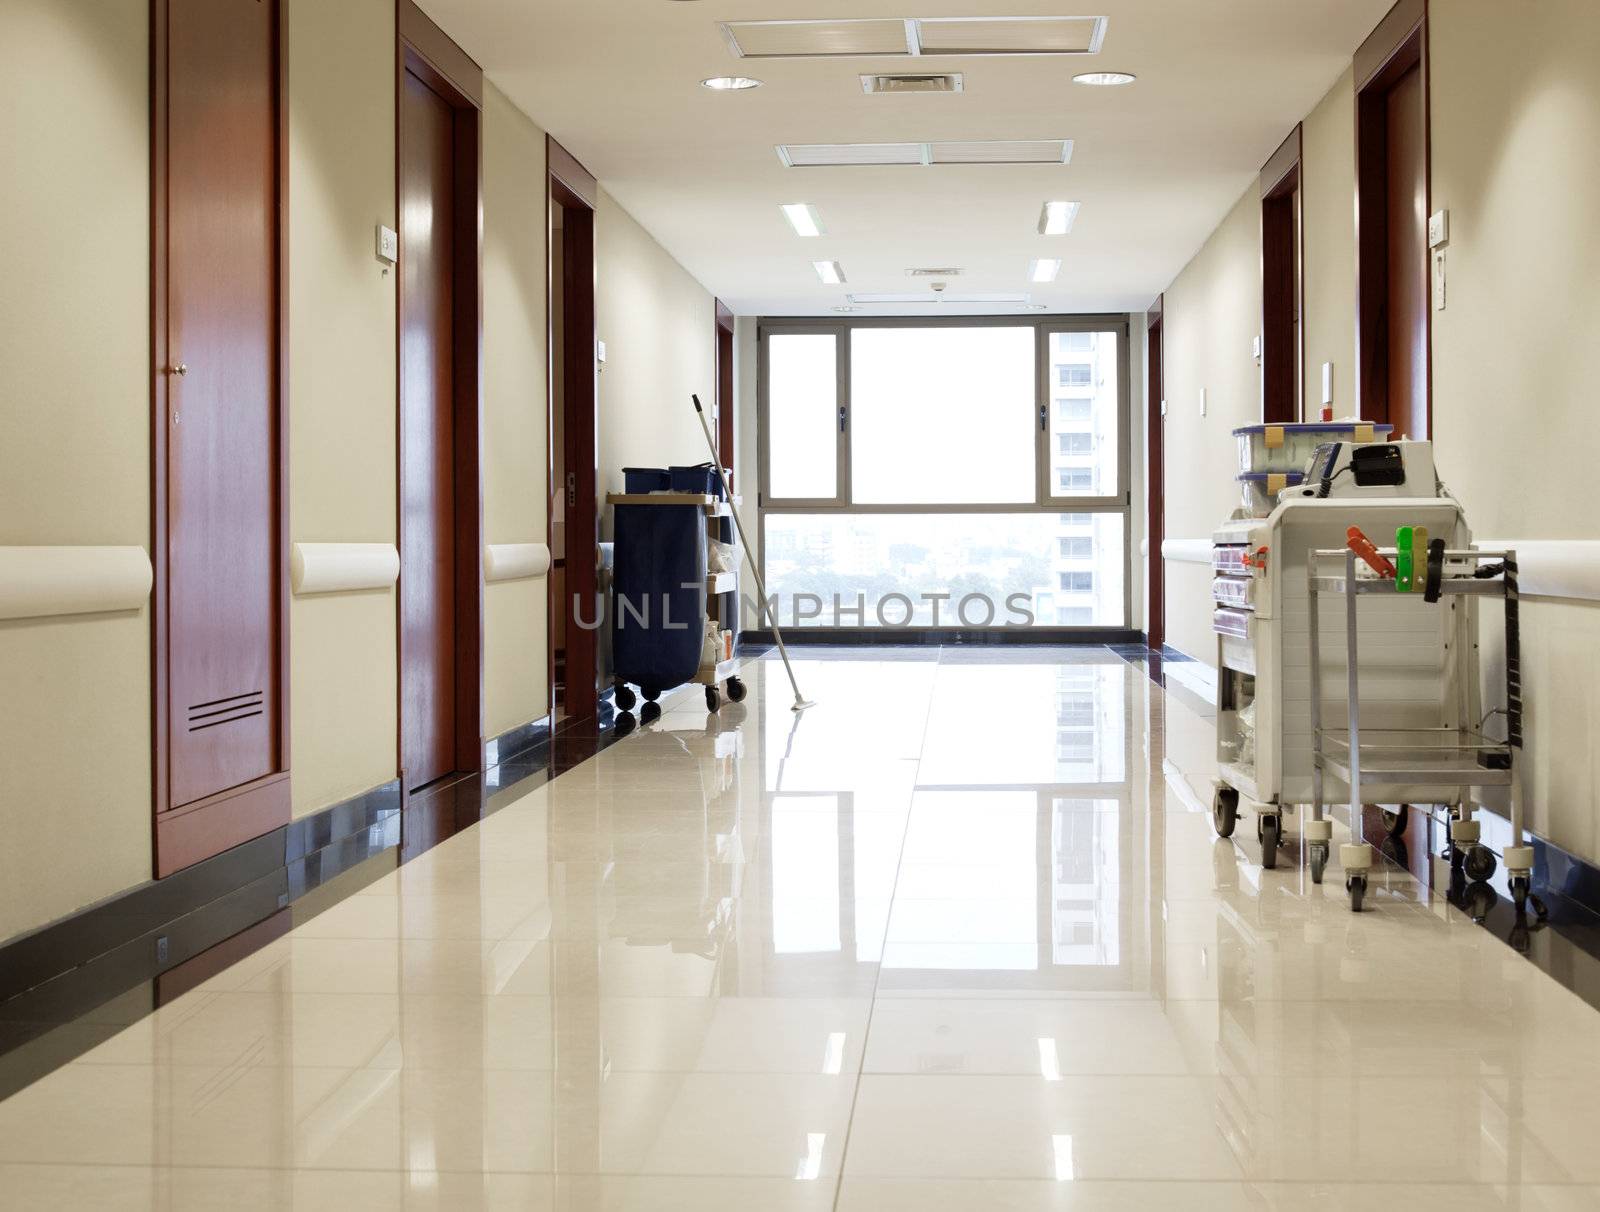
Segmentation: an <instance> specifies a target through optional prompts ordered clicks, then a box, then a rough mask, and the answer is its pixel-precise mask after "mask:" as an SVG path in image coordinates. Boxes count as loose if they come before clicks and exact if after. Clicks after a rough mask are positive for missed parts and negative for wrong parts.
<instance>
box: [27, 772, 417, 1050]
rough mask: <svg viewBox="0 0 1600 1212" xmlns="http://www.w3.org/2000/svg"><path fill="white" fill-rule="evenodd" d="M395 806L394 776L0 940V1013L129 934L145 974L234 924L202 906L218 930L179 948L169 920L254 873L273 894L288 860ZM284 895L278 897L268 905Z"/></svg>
mask: <svg viewBox="0 0 1600 1212" xmlns="http://www.w3.org/2000/svg"><path fill="white" fill-rule="evenodd" d="M400 806H401V804H400V783H399V780H394V781H391V782H388V783H385V784H384V785H383V786H381V787H375V788H373V789H372V790H371V791H367V792H364V793H362V794H361V795H358V796H355V797H353V798H351V799H348V800H345V801H344V802H343V803H339V804H334V805H333V806H332V807H330V808H324V809H323V810H322V811H321V812H316V813H313V814H312V815H310V816H307V817H302V818H301V819H300V820H297V821H290V822H289V823H288V824H287V825H280V826H278V827H277V828H276V829H274V830H272V831H271V832H270V833H267V834H263V835H262V836H261V837H258V838H253V839H252V840H250V841H248V842H244V843H243V844H241V845H238V846H234V847H233V848H232V849H229V850H225V851H223V853H221V854H218V855H216V856H214V857H212V858H208V859H203V860H201V861H200V862H198V863H195V864H193V865H192V866H188V867H185V868H183V869H182V870H180V871H177V872H174V873H173V874H172V875H169V876H167V877H166V878H165V879H160V880H151V881H149V882H147V883H144V884H139V885H137V886H135V887H133V888H129V889H128V890H127V891H125V892H121V893H118V894H117V895H115V896H113V897H110V898H109V899H107V900H104V901H101V902H100V903H98V904H95V905H91V906H89V907H88V908H87V909H83V910H80V911H79V912H77V913H74V914H71V915H70V916H68V917H65V918H62V919H60V920H59V921H55V922H51V923H50V924H49V925H46V926H42V927H40V928H39V929H37V930H33V931H31V932H29V933H27V934H23V935H20V936H18V937H17V938H14V939H11V940H9V941H7V942H5V943H3V944H0V1019H3V1018H6V1017H14V1015H15V1011H16V1007H13V1006H11V1005H10V1003H11V1002H12V1001H14V1000H15V999H18V998H20V997H22V996H24V995H26V994H30V993H31V992H34V991H37V990H40V989H42V988H44V987H45V986H47V985H50V984H52V983H54V982H56V981H58V980H61V979H62V978H64V977H67V976H70V975H71V974H72V973H74V972H75V971H77V970H79V969H81V968H84V967H85V966H87V965H89V964H91V963H95V962H96V961H99V960H101V959H103V958H109V957H112V956H116V955H119V954H121V953H122V952H123V951H124V949H125V948H127V947H129V946H130V945H132V944H134V943H140V944H141V945H143V944H144V943H148V951H149V961H150V965H153V966H154V971H152V972H150V973H146V976H150V975H154V973H155V972H157V971H160V970H162V969H165V968H168V967H172V966H174V965H176V964H178V963H181V962H183V961H184V960H186V959H188V958H190V957H191V956H192V955H194V954H198V953H199V952H200V951H203V950H205V948H206V947H209V946H210V945H212V944H213V943H216V942H219V941H221V939H223V938H226V937H228V934H230V933H236V932H237V930H238V929H240V928H242V927H241V926H240V925H236V924H232V923H233V920H234V919H233V918H232V917H231V916H230V915H228V914H221V915H210V916H212V917H214V918H215V920H216V923H217V928H218V929H219V930H226V931H227V933H223V934H218V935H217V936H216V937H211V938H209V939H208V938H206V937H205V936H204V935H205V934H210V933H212V932H210V931H207V932H204V934H203V935H201V936H197V937H195V938H193V939H186V940H184V942H185V945H184V947H183V948H182V953H181V954H180V953H179V949H178V948H177V947H176V946H175V944H176V943H177V942H178V940H177V939H176V938H174V937H173V935H172V931H171V930H169V927H173V926H174V925H175V924H176V923H179V922H180V921H182V919H184V918H186V917H188V916H189V915H191V914H194V913H196V912H197V911H198V910H201V909H204V908H206V907H207V906H213V905H216V904H218V902H221V901H224V900H225V899H226V898H228V897H231V896H234V895H235V894H237V893H239V892H240V891H241V890H244V889H248V888H252V887H256V886H259V885H261V884H262V883H263V881H273V880H276V881H277V883H278V884H279V885H280V886H279V893H278V894H279V895H282V896H285V897H286V896H287V895H288V894H289V891H290V876H291V875H292V874H293V873H294V872H295V870H296V869H297V868H299V869H302V870H303V868H304V866H305V863H306V861H307V860H308V858H309V857H310V856H312V855H314V854H318V853H319V852H322V851H324V850H327V849H328V848H330V847H335V846H336V844H337V843H340V842H343V841H345V840H347V839H356V838H363V837H365V836H366V835H367V834H369V833H370V832H371V831H372V830H373V828H374V827H375V826H380V827H381V826H382V824H383V823H384V822H385V821H387V820H389V819H390V818H392V819H393V824H394V827H395V831H396V832H397V831H398V825H399V819H400ZM397 840H398V839H397ZM358 848H359V847H358ZM287 903H288V901H287V900H286V899H285V900H281V901H279V903H278V905H276V906H274V907H275V908H276V907H281V906H282V905H285V904H287ZM259 917H260V915H259V914H258V915H257V917H256V918H255V919H252V920H259ZM246 924H249V923H246ZM160 937H166V938H167V940H168V941H167V947H166V959H165V961H164V962H158V961H157V948H156V942H155V940H156V939H158V938H160ZM136 966H138V965H136Z"/></svg>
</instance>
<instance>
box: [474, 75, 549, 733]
mask: <svg viewBox="0 0 1600 1212" xmlns="http://www.w3.org/2000/svg"><path fill="white" fill-rule="evenodd" d="M546 188H547V187H546V178H545V135H544V132H543V131H542V130H540V129H539V128H538V127H537V126H535V125H534V124H533V123H532V122H531V121H529V120H528V118H527V117H525V116H524V115H523V114H522V112H521V111H520V110H518V109H517V108H516V107H515V106H513V105H512V104H511V102H510V101H508V100H507V99H506V97H505V95H504V94H503V93H501V92H500V90H499V89H497V88H495V87H494V86H493V85H492V84H486V85H485V87H484V108H483V304H484V317H483V365H484V390H483V417H484V435H483V459H484V464H483V478H484V486H483V487H484V499H483V525H484V541H485V542H488V543H543V542H544V541H545V539H546V529H545V528H546V515H547V512H548V505H547V502H548V491H549V490H548V477H549V469H548V466H547V461H548V453H547V451H546V446H545V423H546V417H547V408H548V399H547V397H546V389H545V382H546V376H547V375H548V373H549V371H548V361H547V337H546V314H547V311H548V300H547V284H546V278H545V273H546V266H545V248H546V231H545V193H546ZM547 589H548V582H547V581H546V580H545V579H544V578H542V577H541V578H538V579H534V580H522V581H501V582H497V583H495V584H492V585H487V586H485V589H484V698H485V729H486V731H487V734H488V736H490V737H494V736H498V735H500V734H501V733H503V732H505V731H507V730H508V729H510V728H514V727H516V726H517V725H518V724H525V723H527V722H528V721H530V720H535V719H538V718H540V717H541V716H543V715H545V714H546V713H547V712H548V711H549V696H550V685H549V672H548V644H549V641H548V636H549V609H548V598H547Z"/></svg>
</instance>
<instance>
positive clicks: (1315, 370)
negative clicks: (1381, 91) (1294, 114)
mask: <svg viewBox="0 0 1600 1212" xmlns="http://www.w3.org/2000/svg"><path fill="white" fill-rule="evenodd" d="M1355 104H1356V101H1355V79H1354V74H1353V73H1352V72H1351V71H1346V72H1345V73H1344V74H1343V75H1342V76H1340V77H1339V79H1338V80H1337V81H1335V83H1334V86H1333V87H1332V88H1331V89H1329V90H1328V95H1327V96H1325V97H1324V98H1323V99H1322V100H1321V101H1320V102H1319V103H1318V104H1317V108H1316V109H1314V110H1312V111H1311V112H1310V113H1309V114H1307V115H1306V118H1305V121H1304V122H1303V123H1302V124H1301V131H1300V212H1301V226H1302V231H1303V248H1304V260H1303V262H1302V267H1301V273H1302V275H1303V281H1304V284H1305V287H1304V289H1305V311H1304V321H1305V402H1306V416H1307V417H1308V418H1315V417H1316V416H1317V415H1318V410H1319V409H1320V408H1321V406H1322V364H1323V363H1324V362H1332V363H1333V409H1334V411H1333V415H1334V416H1336V417H1347V416H1354V415H1355V413H1356V390H1355V389H1356V313H1355V304H1354V299H1355V297H1356V211H1355V196H1356V124H1355Z"/></svg>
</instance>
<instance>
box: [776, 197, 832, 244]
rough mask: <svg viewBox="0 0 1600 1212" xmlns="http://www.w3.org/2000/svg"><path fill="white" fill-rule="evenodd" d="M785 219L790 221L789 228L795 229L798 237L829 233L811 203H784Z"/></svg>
mask: <svg viewBox="0 0 1600 1212" xmlns="http://www.w3.org/2000/svg"><path fill="white" fill-rule="evenodd" d="M783 217H784V218H785V219H787V220H789V226H790V227H792V228H794V234H795V235H797V236H820V235H824V234H826V232H827V229H826V228H825V227H823V226H822V218H821V216H820V215H818V214H817V208H816V207H815V206H812V205H811V203H809V202H785V203H783Z"/></svg>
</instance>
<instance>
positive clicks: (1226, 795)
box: [1211, 786, 1239, 837]
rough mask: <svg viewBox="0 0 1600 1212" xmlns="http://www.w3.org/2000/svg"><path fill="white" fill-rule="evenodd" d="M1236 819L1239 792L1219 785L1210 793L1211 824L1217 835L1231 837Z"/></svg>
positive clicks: (1237, 819) (1237, 815)
mask: <svg viewBox="0 0 1600 1212" xmlns="http://www.w3.org/2000/svg"><path fill="white" fill-rule="evenodd" d="M1238 821H1239V793H1238V792H1237V791H1235V790H1234V789H1233V788H1232V787H1221V786H1219V787H1218V788H1217V789H1216V791H1214V792H1213V793H1212V795H1211V824H1212V826H1213V827H1214V828H1215V829H1216V831H1217V836H1218V837H1232V836H1233V827H1234V825H1236V824H1237V823H1238Z"/></svg>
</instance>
